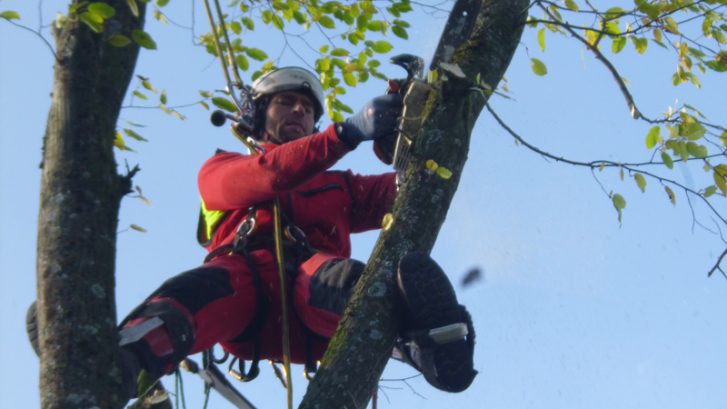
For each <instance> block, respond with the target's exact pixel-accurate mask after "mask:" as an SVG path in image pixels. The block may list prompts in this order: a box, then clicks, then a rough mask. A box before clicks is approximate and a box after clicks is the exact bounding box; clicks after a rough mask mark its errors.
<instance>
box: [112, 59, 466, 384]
mask: <svg viewBox="0 0 727 409" xmlns="http://www.w3.org/2000/svg"><path fill="white" fill-rule="evenodd" d="M252 88H253V100H254V103H255V107H256V111H255V129H254V132H253V134H254V135H253V136H254V137H255V138H256V139H257V140H258V141H259V142H260V145H261V147H262V152H260V153H259V154H256V155H242V154H238V153H233V152H218V153H217V154H216V155H214V156H213V157H212V158H210V159H209V160H208V161H207V162H206V163H205V164H204V165H203V166H202V169H201V171H200V173H199V180H198V182H199V189H200V193H201V197H202V209H203V212H202V216H201V223H200V230H199V236H200V237H199V238H200V240H201V241H202V242H204V243H205V244H206V245H207V247H208V249H209V250H210V253H209V255H208V256H207V258H206V259H205V262H204V264H203V265H202V266H200V267H198V268H195V269H193V270H190V271H187V272H185V273H182V274H180V275H178V276H175V277H173V278H171V279H169V280H168V281H166V282H165V283H164V284H162V286H161V287H160V288H159V289H158V290H156V291H155V292H154V293H153V294H152V295H151V296H150V297H149V298H147V300H145V301H144V303H142V304H141V305H140V306H139V307H137V308H136V309H135V310H134V311H133V312H132V313H131V314H130V315H129V316H128V317H127V318H126V319H125V320H124V321H123V322H122V324H121V330H120V338H121V339H120V345H121V347H122V352H123V353H122V355H123V357H124V358H123V363H124V366H125V368H124V371H125V377H126V378H127V381H128V382H127V383H128V385H129V394H130V396H131V395H133V394H134V392H132V391H134V390H135V387H136V384H135V379H136V375H137V374H138V373H139V371H140V370H141V369H144V370H145V371H146V372H147V373H148V374H150V375H151V376H152V377H153V378H158V377H160V376H162V375H163V374H165V373H169V372H170V371H172V370H173V369H174V368H175V367H176V366H177V364H178V363H179V362H180V361H181V360H182V359H184V357H186V356H187V355H189V354H192V353H196V352H200V351H203V350H206V349H209V348H211V347H212V346H214V345H215V344H218V343H219V344H220V345H221V346H222V348H223V349H224V350H225V351H227V352H229V353H231V354H233V355H234V356H236V357H238V358H240V360H257V359H259V358H264V359H273V360H279V359H282V348H281V342H280V339H281V325H280V320H281V306H280V282H279V278H278V272H277V264H276V257H275V251H274V245H275V243H274V240H273V209H272V203H273V201H274V200H275V199H276V198H277V199H278V200H279V201H280V207H281V213H282V215H283V217H282V219H283V221H284V225H283V227H284V229H285V231H286V233H287V234H286V239H285V241H284V243H283V247H284V250H285V252H284V253H285V267H286V274H287V280H288V283H287V284H288V288H290V291H289V295H290V302H289V304H290V306H291V308H290V309H291V310H292V311H291V313H289V314H288V315H289V316H290V320H289V321H290V322H289V326H290V339H291V343H290V359H291V361H292V362H294V363H310V362H314V361H315V360H318V359H320V358H321V357H322V355H323V353H324V351H325V349H326V347H327V344H328V340H329V339H330V337H331V336H332V335H333V333H334V331H335V329H336V327H337V325H338V321H339V319H340V317H341V314H342V313H343V309H344V307H345V305H346V302H347V301H348V298H349V296H350V294H351V290H352V288H353V286H354V284H355V283H356V281H357V280H358V278H359V276H360V275H361V272H362V271H363V268H364V264H363V263H361V262H360V261H356V260H352V259H350V255H351V245H350V238H349V235H350V233H352V232H359V231H365V230H371V229H376V228H379V227H380V225H381V220H382V218H383V216H384V215H385V214H386V213H387V212H388V211H389V210H390V208H391V205H392V203H393V201H394V197H395V194H396V186H395V180H394V174H392V173H388V174H383V175H376V176H361V175H356V174H353V173H352V172H351V171H346V172H341V171H330V170H329V168H331V167H332V166H333V165H334V164H335V163H336V161H338V160H339V159H340V158H341V157H343V156H344V155H346V154H347V153H348V152H350V151H352V150H353V149H355V148H356V147H357V146H358V145H359V144H360V143H361V142H363V141H371V140H376V139H378V138H382V137H385V136H387V135H391V134H392V133H393V132H394V131H395V127H396V124H397V118H398V116H399V115H400V113H401V108H402V100H401V96H400V95H398V94H391V95H385V96H381V97H378V98H375V99H373V100H372V101H370V102H369V103H368V104H367V105H365V106H364V108H363V109H362V110H361V111H360V112H359V113H357V114H356V115H354V116H352V117H350V118H348V119H346V120H345V121H344V122H342V123H338V124H335V125H331V126H329V127H328V128H326V129H325V130H323V131H321V132H316V130H315V124H316V122H317V121H318V120H319V119H320V117H321V115H322V113H323V90H322V87H321V84H320V82H319V81H318V79H317V77H316V76H315V75H313V74H312V73H310V72H308V71H307V70H304V69H302V68H296V67H287V68H281V69H278V70H275V71H271V72H269V73H267V74H265V75H264V76H262V77H260V78H259V79H258V80H257V81H255V83H254V84H253V87H252ZM397 283H398V287H399V289H400V291H401V294H400V296H401V300H402V301H403V302H402V303H401V305H402V306H403V309H404V311H402V315H403V320H402V321H403V324H402V331H401V337H402V340H403V341H402V342H401V343H400V345H399V347H398V349H399V350H400V352H401V353H402V355H403V357H404V359H405V360H406V361H408V362H409V363H410V364H412V365H413V366H415V367H416V368H417V369H419V370H420V371H422V372H423V374H424V375H425V377H426V379H427V380H428V381H429V382H430V383H431V384H432V385H434V386H435V387H437V388H439V389H442V390H446V391H452V392H457V391H462V390H464V389H466V388H467V387H468V386H469V385H470V383H471V382H472V380H473V378H474V376H475V374H476V371H474V370H473V368H472V353H473V341H474V333H473V331H472V330H471V328H472V327H471V322H470V319H469V315H468V314H467V312H466V311H465V310H464V307H462V306H460V305H459V304H458V303H457V300H456V297H455V294H454V290H453V289H452V286H451V284H450V283H449V281H448V279H447V277H446V275H445V274H444V273H443V272H442V270H441V269H440V268H439V267H438V266H437V265H436V263H434V262H433V261H432V260H431V259H430V258H429V257H428V256H426V255H424V254H421V253H413V254H408V255H405V256H404V257H403V258H402V260H401V262H400V264H399V269H398V272H397ZM468 327H469V328H470V330H469V332H470V333H469V335H467V332H468V331H467V328H468ZM431 330H434V331H431ZM442 334H444V335H443V336H444V338H442V336H441V335H442ZM452 334H454V335H452ZM253 375H254V374H253Z"/></svg>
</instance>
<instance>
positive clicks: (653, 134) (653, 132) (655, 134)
mask: <svg viewBox="0 0 727 409" xmlns="http://www.w3.org/2000/svg"><path fill="white" fill-rule="evenodd" d="M660 134H661V127H659V126H655V127H653V128H651V129H650V130H649V133H648V134H647V135H646V149H652V148H654V146H656V144H657V143H659V141H660V140H661V135H660Z"/></svg>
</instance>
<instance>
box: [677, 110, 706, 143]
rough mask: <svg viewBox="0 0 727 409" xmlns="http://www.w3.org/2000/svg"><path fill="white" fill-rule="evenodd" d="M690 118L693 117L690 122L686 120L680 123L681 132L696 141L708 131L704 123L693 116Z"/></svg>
mask: <svg viewBox="0 0 727 409" xmlns="http://www.w3.org/2000/svg"><path fill="white" fill-rule="evenodd" d="M689 118H691V119H690V120H688V122H687V121H685V122H684V123H682V124H680V125H679V133H680V134H681V135H682V136H685V137H686V138H687V139H689V140H690V141H696V140H698V139H701V138H702V137H704V134H705V133H706V132H707V129H706V128H705V127H704V125H702V124H701V123H699V122H697V121H696V120H694V119H693V118H692V117H691V116H690V117H689Z"/></svg>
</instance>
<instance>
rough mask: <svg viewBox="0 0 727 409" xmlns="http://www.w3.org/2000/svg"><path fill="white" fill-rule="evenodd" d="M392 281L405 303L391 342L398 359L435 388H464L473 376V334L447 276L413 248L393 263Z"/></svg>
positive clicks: (425, 255) (456, 389) (449, 389)
mask: <svg viewBox="0 0 727 409" xmlns="http://www.w3.org/2000/svg"><path fill="white" fill-rule="evenodd" d="M396 281H397V284H398V287H399V290H400V291H401V298H402V301H403V304H404V307H405V313H404V322H403V331H402V334H401V336H402V339H401V340H400V341H399V343H398V345H397V348H398V349H399V350H400V351H401V353H402V355H403V358H404V360H405V361H406V362H408V363H409V364H411V365H412V366H414V367H415V368H417V369H418V370H419V371H420V372H421V373H422V374H423V375H424V378H425V379H426V380H427V382H429V384H431V385H432V386H434V387H435V388H437V389H441V390H444V391H447V392H461V391H463V390H465V389H467V388H468V387H469V386H470V384H471V383H472V381H473V380H474V378H475V375H477V371H475V370H474V369H473V354H474V340H475V333H474V328H473V326H472V319H471V318H470V315H469V313H468V312H467V310H466V309H465V307H464V306H462V305H459V303H458V302H457V296H456V295H455V292H454V288H452V284H451V283H450V282H449V279H448V278H447V275H446V274H445V273H444V271H442V269H441V268H440V267H439V265H437V263H436V262H435V261H434V260H432V259H431V258H430V257H429V256H428V255H427V254H424V253H420V252H413V253H409V254H407V255H406V256H404V257H403V258H402V259H401V261H399V269H398V271H397V274H396Z"/></svg>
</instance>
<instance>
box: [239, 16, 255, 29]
mask: <svg viewBox="0 0 727 409" xmlns="http://www.w3.org/2000/svg"><path fill="white" fill-rule="evenodd" d="M240 22H242V25H243V26H245V28H246V29H248V30H250V31H253V30H255V22H254V21H253V19H251V18H250V17H243V18H241V19H240Z"/></svg>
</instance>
